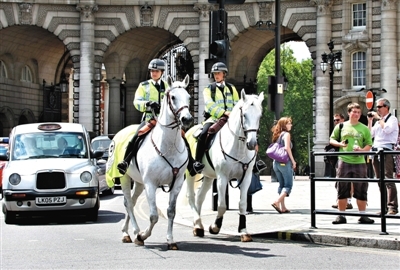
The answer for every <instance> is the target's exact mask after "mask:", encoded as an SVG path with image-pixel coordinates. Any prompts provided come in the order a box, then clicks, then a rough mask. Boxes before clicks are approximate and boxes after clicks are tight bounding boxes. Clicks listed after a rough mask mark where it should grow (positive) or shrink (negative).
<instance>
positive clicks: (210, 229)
mask: <svg viewBox="0 0 400 270" xmlns="http://www.w3.org/2000/svg"><path fill="white" fill-rule="evenodd" d="M217 229H218V228H217ZM208 231H209V232H210V233H211V234H219V229H218V230H217V231H216V232H214V231H213V228H212V226H211V225H210V227H209V228H208Z"/></svg>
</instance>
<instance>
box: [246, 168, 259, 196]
mask: <svg viewBox="0 0 400 270" xmlns="http://www.w3.org/2000/svg"><path fill="white" fill-rule="evenodd" d="M261 189H262V184H261V181H260V174H258V173H253V174H252V176H251V183H250V186H249V189H248V190H247V195H248V196H250V195H253V194H254V193H256V192H257V191H260V190H261Z"/></svg>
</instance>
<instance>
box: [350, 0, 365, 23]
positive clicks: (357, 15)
mask: <svg viewBox="0 0 400 270" xmlns="http://www.w3.org/2000/svg"><path fill="white" fill-rule="evenodd" d="M366 25H367V4H366V3H358V4H353V27H354V28H360V27H362V28H365V26H366Z"/></svg>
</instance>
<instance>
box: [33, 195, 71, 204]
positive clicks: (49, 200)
mask: <svg viewBox="0 0 400 270" xmlns="http://www.w3.org/2000/svg"><path fill="white" fill-rule="evenodd" d="M66 202H67V197H65V196H60V197H37V198H36V204H62V203H66Z"/></svg>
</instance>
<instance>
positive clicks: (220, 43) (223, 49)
mask: <svg viewBox="0 0 400 270" xmlns="http://www.w3.org/2000/svg"><path fill="white" fill-rule="evenodd" d="M228 50H229V41H227V40H215V41H213V42H212V43H211V44H210V54H211V55H213V56H215V58H226V55H227V51H228Z"/></svg>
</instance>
